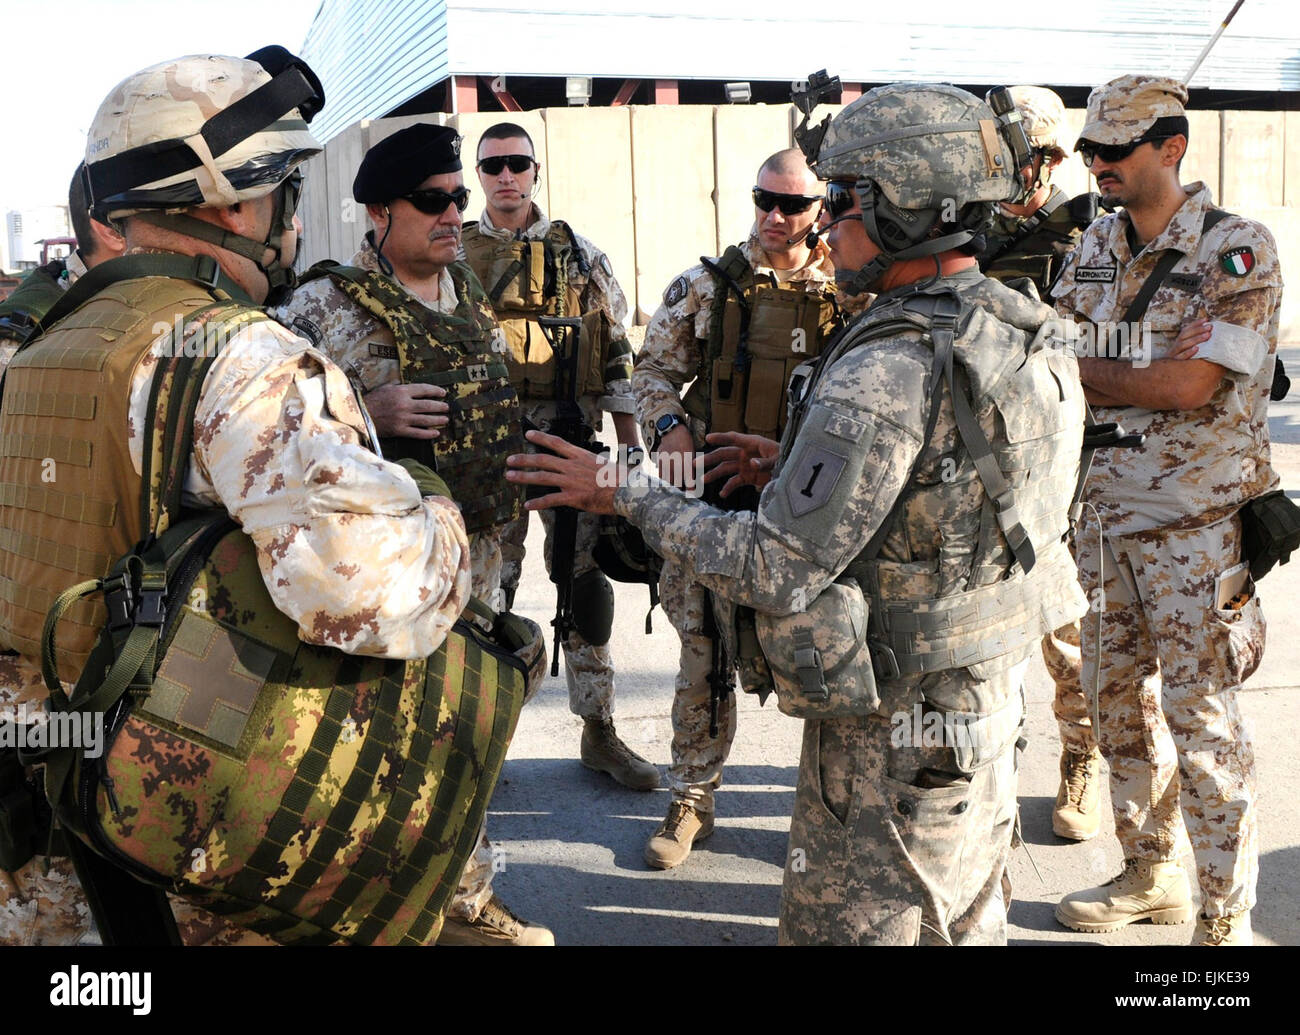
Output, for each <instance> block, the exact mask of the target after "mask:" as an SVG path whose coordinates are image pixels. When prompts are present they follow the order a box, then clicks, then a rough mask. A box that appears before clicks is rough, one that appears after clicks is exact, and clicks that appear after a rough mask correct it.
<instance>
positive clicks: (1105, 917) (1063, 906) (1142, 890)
mask: <svg viewBox="0 0 1300 1035" xmlns="http://www.w3.org/2000/svg"><path fill="white" fill-rule="evenodd" d="M1195 916H1196V907H1195V906H1193V905H1192V895H1191V892H1190V890H1189V889H1188V886H1187V874H1185V873H1184V872H1183V868H1182V867H1181V866H1180V865H1178V862H1177V860H1174V861H1172V862H1155V861H1152V860H1148V859H1125V860H1124V869H1123V870H1121V871H1120V873H1119V874H1118V875H1117V876H1115V877H1113V878H1112V879H1111V880H1108V881H1107V882H1106V883H1105V884H1103V885H1102V886H1101V887H1099V888H1089V889H1088V890H1087V891H1076V892H1074V893H1073V894H1072V895H1066V896H1065V898H1063V899H1061V901H1060V902H1058V903H1057V905H1056V919H1057V920H1059V921H1060V922H1061V923H1063V924H1064V925H1065V926H1066V927H1068V928H1070V929H1071V930H1074V931H1086V932H1088V933H1089V934H1099V933H1102V932H1105V931H1118V930H1119V929H1120V928H1121V927H1127V926H1128V925H1129V924H1133V923H1137V922H1138V921H1139V920H1150V921H1151V922H1152V923H1153V924H1186V923H1190V922H1191V920H1192V918H1193V917H1195Z"/></svg>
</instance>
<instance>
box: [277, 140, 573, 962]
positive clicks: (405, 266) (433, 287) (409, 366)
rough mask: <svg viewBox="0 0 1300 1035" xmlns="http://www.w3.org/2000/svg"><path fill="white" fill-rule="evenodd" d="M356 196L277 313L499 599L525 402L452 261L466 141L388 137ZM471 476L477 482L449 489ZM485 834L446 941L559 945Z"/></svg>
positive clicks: (477, 587)
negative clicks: (450, 523) (498, 888)
mask: <svg viewBox="0 0 1300 1035" xmlns="http://www.w3.org/2000/svg"><path fill="white" fill-rule="evenodd" d="M353 196H354V198H355V200H356V201H357V202H359V203H361V204H364V205H365V206H366V210H367V213H368V214H369V217H370V219H371V221H372V223H374V227H375V228H374V229H373V230H370V231H367V233H366V235H365V237H364V238H363V239H362V241H361V246H360V248H358V250H357V253H356V254H355V255H354V256H353V257H352V261H351V265H350V266H349V267H332V268H322V267H317V268H315V269H313V270H312V271H311V273H310V274H308V275H307V276H306V277H304V283H303V284H301V285H300V286H299V287H298V288H297V290H296V291H295V292H294V294H293V297H292V299H291V300H290V301H289V303H288V304H287V305H285V306H284V307H283V308H281V309H280V310H278V311H277V312H278V314H279V316H280V318H281V319H282V320H284V321H285V322H286V323H289V324H290V325H291V326H293V327H294V328H295V329H297V330H299V331H300V332H301V333H303V334H305V335H307V336H309V337H310V338H311V339H312V340H313V341H315V342H316V343H317V345H318V347H319V348H320V349H321V350H322V351H323V352H324V353H325V354H326V355H328V356H329V357H330V358H331V359H332V360H333V361H334V362H335V363H337V364H338V365H339V366H340V367H342V368H343V369H344V370H345V371H346V372H347V373H348V376H349V377H350V378H351V379H352V382H353V384H354V385H355V386H356V388H357V390H358V391H359V392H360V393H361V395H362V398H363V400H364V401H365V404H366V408H367V410H368V411H369V412H370V414H371V416H372V417H373V419H374V421H375V426H376V428H377V429H378V431H379V435H380V437H381V440H382V441H383V443H384V450H385V454H386V455H392V454H394V453H396V454H397V455H401V456H411V457H413V458H415V459H417V460H420V461H421V462H423V463H426V464H428V465H429V466H436V467H437V469H438V470H439V471H440V472H448V468H449V467H454V468H455V471H456V472H458V473H456V474H451V473H448V474H447V477H448V483H449V484H452V485H453V493H455V494H456V495H457V497H458V499H459V500H460V501H461V504H462V510H463V512H464V514H465V515H466V524H467V527H468V528H469V530H470V533H471V534H470V572H471V575H472V577H473V592H474V595H475V596H477V597H481V598H482V599H484V600H488V601H491V602H494V603H497V604H499V602H500V583H501V562H502V555H501V539H502V535H503V533H504V529H505V527H506V526H507V524H508V523H509V521H511V520H512V519H513V518H514V517H517V516H518V514H519V513H520V504H521V496H520V494H519V493H518V492H517V491H516V490H515V489H514V488H513V487H511V486H509V485H508V484H507V483H506V481H505V476H504V475H505V470H504V465H505V457H506V456H507V455H508V454H509V452H510V451H511V450H512V449H517V448H519V447H520V445H521V444H522V439H521V438H520V437H519V435H520V427H519V419H520V415H519V406H518V400H517V397H516V395H515V392H514V389H513V388H512V387H511V386H510V382H509V379H508V374H507V372H506V368H505V365H504V363H503V362H501V359H500V354H501V346H500V330H499V328H498V325H497V321H496V318H495V316H494V315H493V312H492V307H491V305H490V304H489V302H488V300H487V296H486V295H485V294H484V293H483V289H482V287H481V286H480V284H479V281H478V278H477V277H476V276H475V275H474V272H473V270H471V269H470V268H469V267H468V266H467V265H465V264H464V263H462V262H458V261H457V260H456V255H457V252H458V250H459V247H460V231H461V212H462V211H463V210H464V207H465V205H466V204H467V202H468V197H469V194H468V191H467V190H466V188H465V185H464V176H463V174H462V171H461V160H460V137H459V136H458V135H457V134H456V132H455V130H453V129H451V128H450V127H443V126H434V125H429V124H419V125H415V126H410V127H407V128H406V129H403V130H399V131H398V132H397V133H394V134H392V135H391V136H389V137H386V138H385V139H383V140H381V141H380V142H379V143H377V144H376V145H375V146H374V147H372V148H371V149H370V150H369V151H368V152H366V155H365V157H364V158H363V159H362V163H361V167H360V168H359V169H358V171H357V175H356V179H355V181H354V183H353ZM458 481H464V482H465V483H466V484H467V485H470V484H472V485H473V486H474V488H472V489H469V490H467V491H463V492H459V493H456V492H455V483H456V482H458ZM493 873H494V866H493V856H492V847H491V843H490V842H489V841H488V839H487V837H486V834H484V835H483V836H482V837H481V838H480V841H479V844H478V846H477V848H476V849H475V851H474V855H473V857H472V858H471V859H470V861H469V863H468V865H467V866H466V868H465V873H464V875H463V876H462V878H461V883H460V887H459V888H458V890H457V893H456V897H455V900H454V901H453V902H452V904H451V906H450V907H449V909H448V917H447V924H446V926H445V927H444V928H443V936H442V939H441V941H442V943H443V944H453V943H462V942H464V943H470V944H528V945H541V944H546V945H549V944H553V938H552V936H551V933H550V931H548V930H547V929H546V928H545V927H542V926H540V925H538V924H526V923H524V922H523V921H521V920H520V919H519V918H518V917H516V916H515V915H514V914H513V913H511V912H510V910H509V909H508V908H506V906H505V904H504V903H503V902H502V901H501V900H500V899H499V898H498V897H497V896H496V895H495V894H493V891H492V879H493Z"/></svg>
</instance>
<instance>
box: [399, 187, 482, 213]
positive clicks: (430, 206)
mask: <svg viewBox="0 0 1300 1035" xmlns="http://www.w3.org/2000/svg"><path fill="white" fill-rule="evenodd" d="M398 200H399V201H409V202H410V203H411V205H412V206H413V207H414V208H416V209H418V210H419V211H421V212H423V213H424V214H425V215H426V216H440V215H442V214H443V213H444V212H446V211H447V206H448V205H455V206H456V210H457V211H458V212H464V211H465V206H466V205H468V204H469V190H468V189H467V188H465V187H457V188H456V189H455V190H454V191H452V192H451V193H450V194H448V193H447V192H446V191H445V190H438V188H437V187H429V188H427V189H426V190H413V191H411V193H410V194H403V195H402V196H401V197H400V198H399V199H398Z"/></svg>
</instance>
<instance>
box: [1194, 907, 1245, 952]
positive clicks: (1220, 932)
mask: <svg viewBox="0 0 1300 1035" xmlns="http://www.w3.org/2000/svg"><path fill="white" fill-rule="evenodd" d="M1192 944H1193V945H1254V944H1255V935H1254V933H1253V932H1252V931H1251V929H1250V910H1249V909H1246V910H1243V911H1242V912H1240V913H1230V914H1229V915H1228V916H1200V917H1197V919H1196V939H1195V940H1194V941H1193V942H1192Z"/></svg>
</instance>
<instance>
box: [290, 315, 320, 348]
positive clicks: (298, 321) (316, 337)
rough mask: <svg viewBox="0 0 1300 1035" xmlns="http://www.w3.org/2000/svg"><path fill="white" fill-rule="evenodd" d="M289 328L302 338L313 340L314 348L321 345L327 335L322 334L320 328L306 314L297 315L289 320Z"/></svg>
mask: <svg viewBox="0 0 1300 1035" xmlns="http://www.w3.org/2000/svg"><path fill="white" fill-rule="evenodd" d="M289 330H291V331H293V332H294V334H296V335H298V336H299V337H300V338H306V339H307V340H308V341H309V342H311V344H312V347H313V348H315V347H316V346H318V345H320V343H321V341H322V339H324V337H325V335H323V334H321V330H320V328H319V327H317V326H316V325H315V324H314V323H313V322H312V321H311V320H308V319H307V317H305V316H295V317H294V318H293V319H292V320H291V321H290V322H289Z"/></svg>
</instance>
